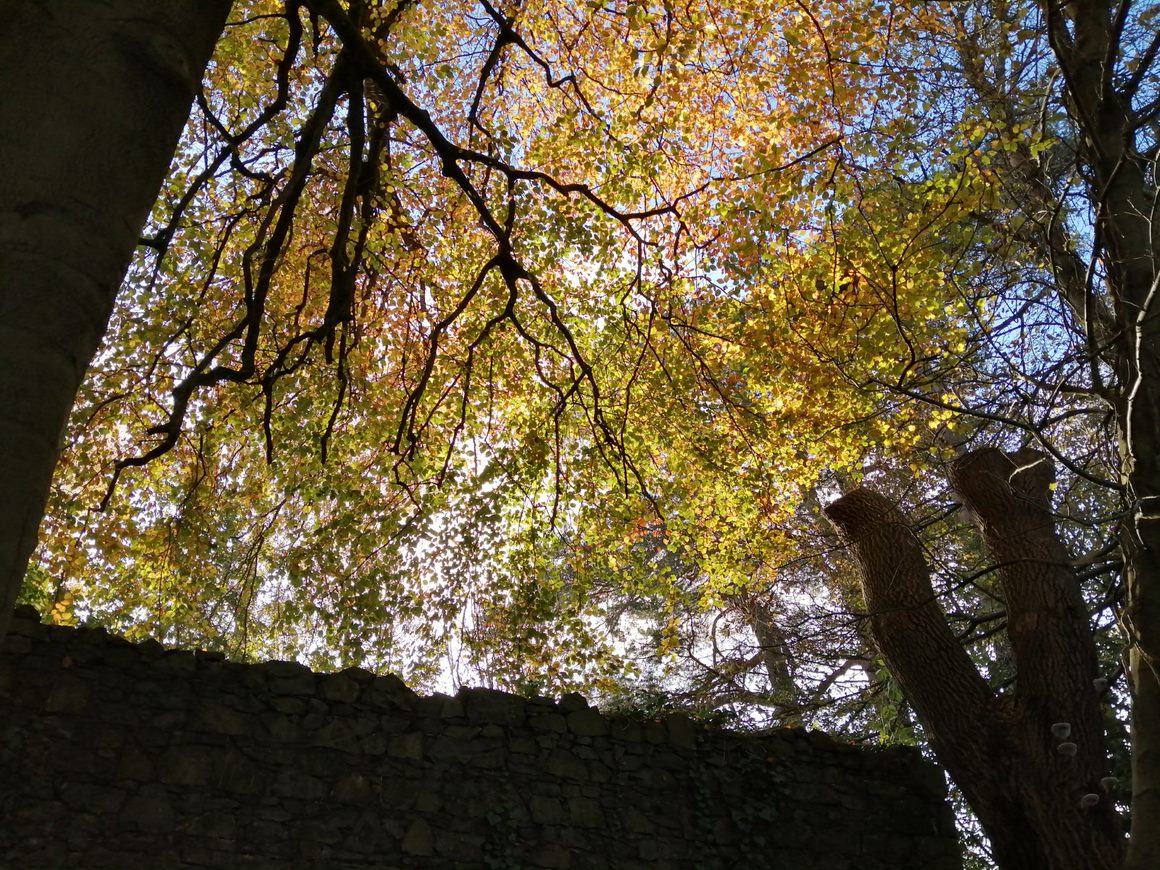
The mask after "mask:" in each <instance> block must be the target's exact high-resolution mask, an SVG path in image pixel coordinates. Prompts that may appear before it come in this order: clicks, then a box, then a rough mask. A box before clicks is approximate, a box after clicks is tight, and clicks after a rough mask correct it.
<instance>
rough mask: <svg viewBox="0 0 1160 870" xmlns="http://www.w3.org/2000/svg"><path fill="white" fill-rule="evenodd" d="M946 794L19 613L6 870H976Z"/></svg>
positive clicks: (579, 705)
mask: <svg viewBox="0 0 1160 870" xmlns="http://www.w3.org/2000/svg"><path fill="white" fill-rule="evenodd" d="M960 866H961V863H960V859H959V852H958V845H957V843H956V841H955V835H954V829H953V820H952V817H951V813H950V810H949V809H948V807H947V805H946V802H945V790H944V786H943V780H942V775H941V774H940V773H939V772H938V771H937V770H935V769H934V768H933V767H931V766H930V765H928V764H927V763H926V762H924V761H923V760H922V759H921V758H920V757H919V756H918V754H917V753H916V752H914V751H911V750H902V749H890V750H882V749H867V748H856V747H852V746H849V745H846V744H843V743H840V742H838V741H835V740H833V739H831V738H829V737H826V736H825V735H822V734H820V733H817V732H814V733H808V732H803V731H800V730H784V731H777V732H773V733H768V734H762V735H750V734H737V733H729V732H723V731H715V730H711V729H706V728H703V727H701V726H700V725H698V724H697V723H694V722H692V721H691V720H689V719H687V718H684V717H680V716H674V717H669V718H667V719H664V720H658V721H641V720H638V719H634V718H624V717H616V716H604V715H601V714H600V713H599V712H598V711H597V710H595V709H593V708H591V707H589V706H588V705H587V703H586V702H585V701H584V700H583V699H582V698H581V697H579V696H578V695H571V696H567V697H565V698H564V699H562V700H560V701H553V700H549V699H525V698H520V697H516V696H512V695H507V694H504V693H501V692H495V691H491V690H483V689H464V690H461V691H460V692H459V694H458V695H456V696H455V697H453V698H452V697H449V696H446V695H438V694H436V695H432V696H429V697H422V696H419V695H416V694H415V693H414V692H412V691H411V690H410V689H408V688H407V687H406V686H405V685H403V683H402V682H400V681H399V680H398V679H397V678H396V677H393V676H376V675H374V674H372V673H370V672H368V671H364V670H360V669H349V670H346V671H342V672H341V673H337V674H315V673H312V672H311V671H309V670H308V669H306V668H305V667H302V666H301V665H298V664H294V663H290V662H269V663H266V664H260V665H245V664H238V663H235V662H229V661H224V660H223V659H222V658H221V657H220V656H217V655H214V654H209V653H194V652H188V651H177V650H168V649H166V648H164V647H162V646H161V645H160V644H158V643H156V642H154V641H146V642H145V643H141V644H131V643H129V642H127V641H125V640H122V639H120V638H117V637H113V636H111V635H109V634H107V633H105V632H104V631H101V630H99V629H98V630H85V629H81V630H77V629H69V628H60V627H54V626H48V625H42V624H40V623H39V621H38V618H37V616H36V613H35V611H33V610H31V609H30V608H22V609H20V610H18V611H17V614H16V618H15V619H14V620H13V623H12V628H11V630H10V633H9V635H8V637H7V638H6V639H5V640H4V642H3V651H2V655H0V868H4V870H18V868H19V870H23V868H65V867H69V868H118V870H130V868H150V870H163V868H178V867H182V868H184V867H217V868H235V867H255V868H285V867H303V868H306V867H318V868H411V867H425V868H470V870H476V868H479V870H484V868H489V870H490V868H546V870H553V868H559V870H588V868H592V870H595V868H609V870H638V868H640V870H643V868H670V867H671V868H689V870H694V868H696V870H702V868H704V870H713V868H720V870H725V868H729V870H732V868H784V870H909V868H913V870H957V868H959V867H960Z"/></svg>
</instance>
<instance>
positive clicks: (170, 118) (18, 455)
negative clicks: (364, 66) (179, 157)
mask: <svg viewBox="0 0 1160 870" xmlns="http://www.w3.org/2000/svg"><path fill="white" fill-rule="evenodd" d="M229 8H230V3H229V2H221V0H205V2H202V0H180V2H174V3H152V2H147V0H108V2H100V3H85V4H67V7H65V6H62V5H59V4H58V5H49V4H35V3H23V2H19V0H13V2H5V3H4V4H3V5H2V6H0V20H2V21H3V25H0V129H3V130H4V133H3V135H2V136H0V166H3V167H4V184H3V185H2V186H0V407H3V413H0V480H3V481H4V485H3V492H2V493H0V634H2V633H3V632H4V630H5V629H6V627H7V624H8V620H9V617H10V615H11V611H12V604H13V602H14V601H15V599H16V594H17V592H18V591H19V589H20V584H21V582H22V581H23V579H24V574H25V569H26V566H27V564H28V557H29V556H30V555H31V553H32V550H33V548H34V547H35V546H36V537H37V530H38V529H39V527H40V521H41V519H42V517H43V516H44V506H45V501H46V500H47V498H48V490H49V484H50V482H51V479H52V473H53V469H54V468H55V467H56V463H57V458H58V456H59V452H60V447H61V439H62V438H63V437H64V428H65V423H66V422H67V420H68V415H69V412H70V410H71V409H72V406H73V402H74V400H75V398H76V393H77V389H78V388H79V386H80V382H81V378H82V377H83V376H84V374H85V372H86V371H87V369H88V366H89V363H90V362H91V360H92V358H93V355H94V354H95V353H96V351H97V346H98V345H99V343H100V341H101V339H102V337H103V336H104V334H105V328H106V325H107V323H108V320H109V315H110V313H111V312H112V310H113V302H114V299H115V297H116V294H117V290H118V288H119V287H120V286H121V281H122V280H123V278H124V276H125V270H126V268H128V265H129V261H130V259H131V258H132V256H133V253H134V251H135V249H136V248H137V240H138V236H139V233H140V231H141V226H142V224H144V222H145V218H146V216H147V215H148V214H149V211H150V209H151V208H152V207H153V203H154V201H155V200H156V198H157V191H158V189H159V188H160V187H161V183H162V181H163V180H164V178H165V173H166V170H167V169H168V167H169V162H170V160H171V159H172V157H173V153H174V150H175V149H176V148H177V142H178V137H179V136H180V134H181V131H182V128H183V126H184V124H185V122H186V119H187V117H188V115H189V107H190V105H191V104H192V102H193V98H194V95H195V94H196V92H197V91H198V89H199V88H200V85H201V77H202V73H203V71H204V70H205V66H206V64H207V63H208V62H209V58H210V54H211V53H212V51H213V48H214V45H215V44H216V43H217V40H218V37H219V36H220V35H221V31H222V27H223V26H224V25H225V17H226V13H227V12H228V10H229Z"/></svg>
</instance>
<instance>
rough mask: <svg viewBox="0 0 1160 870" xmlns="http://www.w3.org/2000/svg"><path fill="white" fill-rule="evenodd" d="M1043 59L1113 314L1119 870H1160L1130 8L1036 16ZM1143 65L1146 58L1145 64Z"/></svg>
mask: <svg viewBox="0 0 1160 870" xmlns="http://www.w3.org/2000/svg"><path fill="white" fill-rule="evenodd" d="M1041 8H1042V9H1043V11H1044V16H1045V19H1046V20H1047V22H1048V28H1049V34H1050V38H1051V46H1052V50H1053V51H1054V52H1055V55H1056V57H1057V58H1058V60H1059V65H1060V70H1061V71H1062V73H1063V78H1064V83H1065V87H1066V90H1067V95H1068V97H1069V100H1068V103H1067V106H1068V112H1069V114H1070V115H1071V117H1072V120H1073V121H1074V123H1075V125H1076V126H1077V127H1078V128H1079V129H1080V130H1081V131H1082V132H1083V136H1082V137H1081V140H1080V150H1079V155H1078V157H1079V163H1080V166H1081V169H1082V171H1083V175H1084V176H1085V178H1086V179H1087V183H1088V186H1089V189H1090V199H1091V201H1092V202H1093V203H1095V204H1096V209H1095V219H1096V238H1098V239H1100V241H1101V244H1102V250H1100V251H1099V252H1098V256H1099V260H1100V264H1101V266H1102V268H1103V269H1104V270H1105V271H1106V277H1105V279H1104V280H1105V282H1106V287H1107V292H1108V295H1109V296H1110V297H1111V300H1112V303H1113V306H1114V317H1115V325H1114V329H1112V330H1111V331H1110V333H1109V331H1108V330H1101V329H1099V328H1098V324H1097V323H1094V322H1092V320H1091V319H1090V318H1089V319H1088V320H1087V321H1086V322H1085V324H1084V325H1085V328H1086V330H1087V332H1088V336H1089V341H1090V344H1091V346H1092V347H1093V348H1097V347H1101V348H1106V350H1105V351H1102V352H1101V356H1103V357H1104V358H1105V359H1106V360H1108V361H1110V362H1111V364H1112V365H1113V367H1114V368H1115V370H1116V376H1117V381H1118V384H1117V388H1116V390H1115V391H1114V393H1113V395H1111V396H1110V399H1111V401H1112V404H1113V406H1114V408H1115V411H1116V427H1117V430H1118V432H1117V435H1118V437H1119V446H1120V469H1119V470H1120V482H1121V483H1122V484H1123V487H1124V493H1125V496H1126V498H1125V501H1126V506H1127V511H1128V516H1127V517H1126V519H1125V521H1124V522H1123V523H1122V524H1121V535H1120V545H1121V546H1120V550H1121V553H1122V555H1123V560H1124V584H1125V588H1126V591H1127V596H1126V601H1127V604H1126V607H1125V610H1124V613H1123V622H1124V626H1125V628H1126V630H1127V632H1128V634H1129V639H1130V649H1129V668H1128V671H1129V673H1128V679H1129V684H1130V686H1131V689H1132V832H1131V834H1132V835H1131V838H1130V840H1129V846H1128V858H1127V865H1126V866H1127V868H1128V870H1153V868H1155V867H1160V298H1158V297H1160V230H1158V228H1157V220H1156V193H1157V187H1156V175H1155V171H1156V163H1155V154H1154V153H1151V154H1148V153H1145V152H1146V151H1147V150H1148V149H1147V148H1146V147H1141V145H1140V141H1139V140H1140V134H1141V130H1142V129H1144V128H1146V126H1147V124H1148V118H1147V114H1148V110H1147V109H1146V108H1145V111H1144V113H1143V114H1141V113H1140V112H1139V111H1138V110H1137V109H1136V108H1135V107H1134V106H1133V101H1134V100H1136V101H1137V102H1140V103H1142V104H1143V106H1144V107H1147V105H1148V104H1149V103H1150V102H1151V101H1152V99H1153V98H1154V94H1152V93H1149V92H1147V91H1146V90H1136V89H1137V88H1139V87H1140V85H1139V80H1137V81H1136V82H1135V84H1133V83H1132V81H1131V80H1125V79H1124V78H1123V77H1122V73H1123V69H1122V68H1121V66H1122V64H1121V63H1118V62H1117V61H1122V59H1123V52H1124V41H1125V39H1126V37H1125V33H1124V28H1123V24H1124V17H1123V16H1124V14H1125V13H1126V10H1127V8H1128V4H1125V3H1120V2H1112V0H1081V2H1077V3H1073V4H1068V5H1066V6H1063V5H1058V4H1049V3H1043V4H1041ZM1148 62H1149V63H1153V62H1154V58H1149V59H1148Z"/></svg>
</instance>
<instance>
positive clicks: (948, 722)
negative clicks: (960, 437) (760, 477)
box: [826, 450, 1123, 870]
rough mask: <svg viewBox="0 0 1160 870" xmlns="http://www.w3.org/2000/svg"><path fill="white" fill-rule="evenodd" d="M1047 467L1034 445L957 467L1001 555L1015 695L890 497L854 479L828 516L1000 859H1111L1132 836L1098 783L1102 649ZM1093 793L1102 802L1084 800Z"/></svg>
mask: <svg viewBox="0 0 1160 870" xmlns="http://www.w3.org/2000/svg"><path fill="white" fill-rule="evenodd" d="M1052 477H1053V471H1052V470H1051V467H1050V464H1048V463H1046V462H1045V460H1044V459H1043V457H1042V456H1041V455H1040V454H1038V453H1036V452H1035V451H1020V452H1019V453H1016V454H1012V455H1007V454H1004V453H1002V452H1000V451H997V450H983V451H978V452H975V453H972V454H968V455H966V456H964V457H962V458H961V459H960V460H958V461H957V462H956V463H955V466H954V468H953V469H952V479H953V480H954V481H955V483H956V487H958V488H959V491H960V493H961V494H962V495H963V498H964V501H965V502H966V503H967V504H968V506H969V507H970V508H971V509H972V510H973V511H974V512H975V514H976V516H978V517H979V518H980V523H981V526H982V528H983V531H984V537H985V539H986V542H987V544H988V547H990V548H991V552H992V555H993V556H994V558H995V559H996V561H998V562H999V563H1000V564H1001V565H1002V566H1003V567H1002V568H1001V569H1000V581H1001V583H1002V586H1003V589H1004V594H1005V596H1006V597H1007V610H1008V613H1007V618H1008V624H1009V632H1010V634H1011V643H1012V647H1013V649H1014V651H1015V658H1016V667H1017V686H1016V689H1015V691H1014V693H1013V694H1011V695H1007V694H998V693H995V692H994V691H992V690H991V689H990V687H989V686H987V684H986V682H985V681H984V680H983V678H982V677H981V676H980V675H979V673H978V671H977V670H976V668H975V666H974V664H973V663H972V662H971V660H970V658H969V656H968V655H967V653H966V652H965V651H964V649H963V647H962V646H961V644H960V643H959V642H958V640H957V639H956V638H955V636H954V635H953V633H952V632H951V630H950V627H949V626H948V624H947V621H946V619H945V617H944V615H943V613H942V611H941V610H940V608H939V606H938V604H937V601H936V598H935V592H934V588H933V586H932V584H931V580H930V571H929V569H928V567H927V564H926V559H925V556H924V554H923V550H922V546H921V544H920V543H919V542H918V540H917V539H916V538H915V537H914V535H913V533H912V532H911V530H910V528H909V527H908V525H907V524H906V521H905V519H904V518H903V517H902V515H901V514H900V513H899V512H898V510H897V509H896V508H895V507H894V506H893V505H892V504H891V503H890V502H888V501H887V500H886V499H885V498H883V497H882V496H880V495H878V494H877V493H873V492H869V491H867V490H862V489H859V490H855V491H854V492H851V493H849V494H848V495H846V496H844V497H843V498H841V499H839V500H838V501H836V502H834V503H833V504H831V505H830V506H829V507H827V508H826V515H827V516H828V517H829V518H830V520H831V522H833V523H834V525H835V526H836V527H837V528H838V530H839V531H840V532H841V534H842V535H843V537H844V538H845V539H846V540H847V541H848V542H849V543H850V544H851V545H852V546H853V548H854V551H855V554H856V556H857V559H858V562H859V565H860V567H861V571H862V581H863V587H864V591H865V598H866V606H867V609H868V610H869V616H870V623H871V630H872V631H873V633H874V636H875V639H876V641H877V643H878V645H879V648H880V649H881V650H882V654H883V656H884V657H885V659H886V662H887V665H888V666H889V668H890V670H891V672H892V673H893V674H894V676H895V677H896V678H897V679H898V681H899V684H900V685H901V686H902V689H903V691H904V692H905V694H906V696H907V699H908V700H909V701H910V703H911V705H912V706H913V707H914V709H915V712H916V713H917V715H918V717H919V720H920V722H921V723H922V725H923V728H924V730H925V731H926V732H927V734H928V736H929V738H930V743H931V747H932V748H933V749H934V751H935V753H936V755H937V756H938V757H939V760H940V761H941V762H942V763H943V765H944V766H945V767H946V769H947V771H948V772H949V773H950V775H951V777H952V779H954V781H955V782H956V784H957V785H958V786H959V788H961V789H962V791H963V794H964V795H965V796H966V798H967V800H968V802H969V803H970V805H971V807H972V809H974V810H975V812H976V814H977V815H978V817H979V820H980V822H981V823H982V825H983V828H984V830H986V832H987V835H988V837H990V839H991V844H992V848H993V850H994V854H995V858H996V861H997V862H998V864H999V866H1000V867H1001V868H1003V870H1016V868H1018V870H1071V868H1078V867H1083V868H1093V870H1095V868H1108V870H1111V868H1120V867H1122V866H1123V836H1122V833H1121V831H1120V826H1119V820H1118V818H1117V816H1116V814H1115V811H1114V807H1113V806H1112V801H1111V799H1110V798H1109V797H1108V795H1107V794H1105V793H1104V791H1103V790H1102V789H1101V787H1100V782H1099V780H1100V778H1101V777H1103V776H1105V775H1106V771H1107V764H1106V757H1105V744H1104V736H1103V729H1102V726H1101V724H1100V711H1099V699H1098V693H1097V691H1096V689H1095V687H1094V686H1093V684H1092V680H1093V679H1094V678H1095V676H1096V673H1095V667H1096V655H1095V647H1094V643H1093V640H1092V637H1091V633H1090V629H1089V628H1088V625H1087V614H1086V610H1085V609H1084V607H1083V602H1082V600H1081V599H1080V596H1079V586H1078V581H1077V580H1076V578H1075V576H1074V573H1072V570H1071V568H1070V567H1068V565H1067V553H1066V550H1065V548H1064V547H1063V544H1062V542H1061V541H1060V540H1059V538H1058V536H1057V533H1056V530H1055V526H1054V523H1053V522H1052V519H1051V514H1050V509H1049V499H1048V493H1049V489H1048V485H1049V484H1050V482H1051V480H1052ZM1064 723H1066V725H1067V731H1068V734H1067V736H1066V737H1060V736H1057V734H1056V733H1054V732H1053V728H1052V726H1053V725H1063V724H1064ZM1065 744H1067V745H1065ZM1061 745H1063V749H1062V750H1061V748H1060V747H1061ZM1093 794H1094V795H1097V796H1098V797H1099V800H1098V802H1097V803H1096V804H1095V805H1094V806H1084V805H1083V802H1082V801H1083V798H1084V796H1085V795H1093ZM1088 800H1089V801H1090V798H1089V799H1088Z"/></svg>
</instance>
